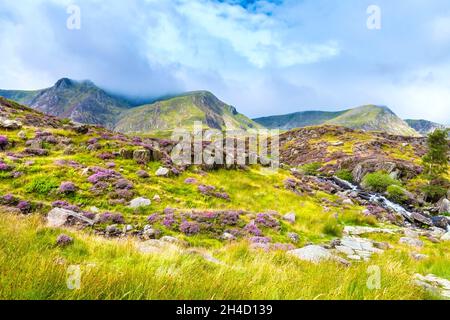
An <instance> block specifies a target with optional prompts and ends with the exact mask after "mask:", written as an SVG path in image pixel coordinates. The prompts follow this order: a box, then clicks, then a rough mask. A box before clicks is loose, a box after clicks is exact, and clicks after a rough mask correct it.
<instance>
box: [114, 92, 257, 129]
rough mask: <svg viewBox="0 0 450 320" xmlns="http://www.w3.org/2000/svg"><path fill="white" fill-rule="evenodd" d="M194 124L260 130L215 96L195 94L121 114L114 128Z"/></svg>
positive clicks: (170, 126)
mask: <svg viewBox="0 0 450 320" xmlns="http://www.w3.org/2000/svg"><path fill="white" fill-rule="evenodd" d="M195 121H202V122H203V124H204V125H207V126H208V127H210V128H214V129H219V130H224V129H227V128H228V129H245V130H246V129H250V128H258V127H260V126H259V125H258V124H257V123H255V122H254V121H252V120H250V119H249V118H247V117H246V116H244V115H242V114H240V113H238V112H237V111H236V109H235V108H234V107H232V106H230V105H227V104H225V103H224V102H222V101H220V100H219V99H218V98H217V97H215V96H214V95H213V94H212V93H210V92H207V91H195V92H190V93H187V94H183V95H180V96H176V97H173V98H169V99H167V100H163V101H158V102H155V103H152V104H148V105H144V106H140V107H137V108H133V109H130V110H128V111H126V112H124V113H123V114H122V115H121V117H120V119H119V121H118V123H117V125H116V126H115V129H116V130H117V131H120V132H151V131H163V130H171V129H174V128H180V127H182V128H192V127H193V125H194V122H195Z"/></svg>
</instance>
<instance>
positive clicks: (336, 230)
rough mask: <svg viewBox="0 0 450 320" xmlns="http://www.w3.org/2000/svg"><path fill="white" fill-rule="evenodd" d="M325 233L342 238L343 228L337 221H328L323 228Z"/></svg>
mask: <svg viewBox="0 0 450 320" xmlns="http://www.w3.org/2000/svg"><path fill="white" fill-rule="evenodd" d="M322 231H323V233H325V234H328V235H330V236H334V237H342V231H343V227H342V226H341V225H339V223H338V222H337V220H335V219H330V220H328V221H327V222H326V223H325V225H324V226H323V228H322Z"/></svg>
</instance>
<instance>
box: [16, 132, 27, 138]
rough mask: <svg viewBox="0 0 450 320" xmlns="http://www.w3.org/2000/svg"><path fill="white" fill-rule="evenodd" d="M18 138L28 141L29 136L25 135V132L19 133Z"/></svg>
mask: <svg viewBox="0 0 450 320" xmlns="http://www.w3.org/2000/svg"><path fill="white" fill-rule="evenodd" d="M17 137H18V138H19V139H22V140H26V139H27V134H26V133H25V131H19V133H18V134H17Z"/></svg>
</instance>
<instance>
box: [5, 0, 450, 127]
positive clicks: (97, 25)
mask: <svg viewBox="0 0 450 320" xmlns="http://www.w3.org/2000/svg"><path fill="white" fill-rule="evenodd" d="M72 3H73V1H69V0H67V1H66V0H33V1H32V0H23V1H4V2H3V3H2V4H1V5H0V59H1V61H2V62H3V63H2V64H0V87H1V88H41V87H46V86H50V85H52V84H53V83H54V82H55V81H56V80H57V79H58V78H60V77H63V76H68V77H72V78H75V79H91V80H93V81H94V82H96V83H97V84H99V85H101V86H103V87H106V88H107V89H110V90H114V91H118V92H121V93H125V94H129V95H141V96H159V95H164V94H167V93H176V92H181V91H185V90H198V89H206V90H211V91H212V92H214V93H215V94H217V95H218V96H219V97H220V98H221V99H223V100H224V101H226V102H228V103H230V104H233V105H234V106H236V107H237V108H238V110H239V111H241V112H243V113H245V114H248V115H250V116H262V115H268V114H272V113H285V112H286V113H287V112H295V111H301V110H305V109H332V110H337V109H343V108H347V107H351V106H356V105H359V104H367V103H376V104H386V105H388V106H390V107H392V108H393V109H394V111H396V112H397V113H398V114H400V115H401V116H403V117H408V118H417V117H423V118H429V119H432V120H435V121H441V122H447V123H450V112H449V111H448V110H449V109H450V108H449V107H448V105H449V103H450V100H449V99H448V93H447V92H449V91H450V90H448V89H449V86H450V73H449V72H447V71H450V60H449V59H450V56H449V55H448V50H449V49H450V33H449V30H450V23H449V21H450V5H449V4H448V1H446V0H434V1H431V2H424V1H411V2H409V3H408V4H406V3H403V2H397V1H388V0H379V1H378V5H379V6H380V8H381V17H382V29H381V30H379V31H373V30H368V29H367V28H366V19H367V17H368V16H367V13H366V9H367V7H368V6H369V5H370V4H372V3H371V2H370V1H366V0H364V1H359V2H354V1H339V2H330V1H326V0H314V1H313V0H303V1H295V0H284V1H281V0H275V1H258V0H252V1H237V0H222V1H218V0H189V1H188V0H174V1H163V0H145V1H144V0H130V1H127V2H126V3H125V2H124V1H120V0H111V1H108V2H105V1H100V0H91V1H88V0H77V1H76V2H75V3H76V4H77V5H78V6H80V8H81V22H82V26H81V30H68V29H67V28H66V20H67V18H68V14H67V12H66V9H67V6H68V5H69V4H72ZM427 101H428V102H427Z"/></svg>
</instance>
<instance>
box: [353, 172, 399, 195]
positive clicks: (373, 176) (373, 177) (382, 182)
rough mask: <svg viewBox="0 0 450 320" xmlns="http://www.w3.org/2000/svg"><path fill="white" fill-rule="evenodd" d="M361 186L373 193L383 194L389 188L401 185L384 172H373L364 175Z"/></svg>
mask: <svg viewBox="0 0 450 320" xmlns="http://www.w3.org/2000/svg"><path fill="white" fill-rule="evenodd" d="M362 185H363V186H364V187H365V188H367V189H370V190H372V191H375V192H385V191H386V190H387V188H388V187H389V186H391V185H397V186H400V185H401V183H400V181H398V180H396V179H394V178H392V177H391V176H390V175H388V174H387V173H385V172H374V173H368V174H366V175H365V177H364V179H363V182H362Z"/></svg>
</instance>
